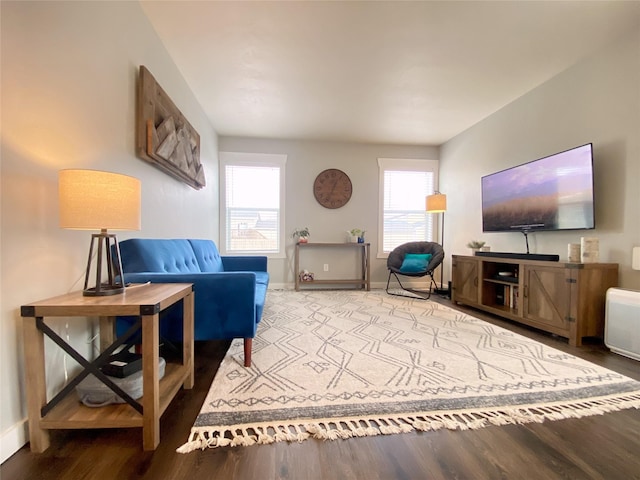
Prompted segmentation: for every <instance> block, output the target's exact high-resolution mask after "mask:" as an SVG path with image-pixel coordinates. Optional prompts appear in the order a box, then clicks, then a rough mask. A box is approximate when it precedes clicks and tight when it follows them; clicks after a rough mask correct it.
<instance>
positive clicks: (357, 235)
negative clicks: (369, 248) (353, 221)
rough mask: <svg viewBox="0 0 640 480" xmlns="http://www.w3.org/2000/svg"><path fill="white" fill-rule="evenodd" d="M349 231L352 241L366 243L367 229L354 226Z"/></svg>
mask: <svg viewBox="0 0 640 480" xmlns="http://www.w3.org/2000/svg"><path fill="white" fill-rule="evenodd" d="M348 233H349V239H350V241H351V243H364V234H365V233H366V232H365V230H360V229H359V228H352V229H351V230H349V232H348Z"/></svg>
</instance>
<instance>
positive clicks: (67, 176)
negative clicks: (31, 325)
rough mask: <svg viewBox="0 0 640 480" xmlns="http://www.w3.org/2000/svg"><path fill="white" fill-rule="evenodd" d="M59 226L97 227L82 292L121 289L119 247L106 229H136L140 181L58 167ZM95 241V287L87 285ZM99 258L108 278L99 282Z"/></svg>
mask: <svg viewBox="0 0 640 480" xmlns="http://www.w3.org/2000/svg"><path fill="white" fill-rule="evenodd" d="M58 193H59V201H60V204H59V207H60V227H62V228H68V229H75V230H100V233H94V234H92V235H91V245H90V247H89V259H88V261H87V271H86V274H85V280H84V290H83V292H82V293H83V295H85V296H104V295H116V294H119V293H122V292H124V278H123V275H122V261H121V260H120V247H119V245H118V240H117V238H116V236H115V235H114V234H111V233H107V230H140V180H138V179H137V178H133V177H129V176H127V175H121V174H118V173H111V172H101V171H98V170H74V169H70V170H61V171H60V172H59V175H58ZM96 243H97V250H98V251H97V254H96V258H97V266H96V271H95V286H92V287H90V286H89V277H90V272H91V262H92V259H93V256H94V247H95V244H96ZM103 257H105V258H106V270H107V275H108V279H107V281H106V282H103V281H102V274H103Z"/></svg>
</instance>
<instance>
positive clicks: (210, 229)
mask: <svg viewBox="0 0 640 480" xmlns="http://www.w3.org/2000/svg"><path fill="white" fill-rule="evenodd" d="M1 9H2V10H1V21H2V24H1V35H2V37H1V40H2V43H1V48H2V51H1V59H2V92H1V93H2V150H1V155H2V156H1V158H2V163H1V173H2V178H1V207H2V208H1V217H0V218H1V222H2V224H1V226H2V229H1V236H0V250H1V255H0V258H2V264H1V270H0V272H1V274H0V282H1V286H0V302H1V303H0V373H1V377H0V385H2V388H0V405H2V408H0V461H4V460H5V459H6V458H7V457H8V456H9V455H11V454H12V453H13V452H14V451H15V450H17V449H18V448H19V447H20V446H21V445H22V444H24V442H25V431H26V430H25V427H26V410H25V396H24V385H23V378H22V375H23V362H22V331H21V318H20V316H19V307H20V305H22V304H25V303H29V302H33V301H36V300H39V299H43V298H47V297H49V296H53V295H58V294H62V293H65V292H67V291H69V290H72V289H79V288H81V286H82V284H81V282H77V281H78V279H80V278H81V277H82V276H83V274H84V267H85V265H86V255H87V253H88V247H89V240H90V236H89V232H79V231H65V230H61V229H60V228H59V227H58V211H57V204H58V202H57V172H58V170H60V169H63V168H91V169H102V170H108V171H113V172H118V173H124V174H127V175H132V176H134V177H137V178H140V179H141V180H142V231H140V232H124V233H122V234H119V235H118V236H119V238H120V239H123V238H127V237H131V236H144V237H200V238H211V239H214V240H216V241H217V238H218V193H217V184H218V160H217V151H218V147H217V136H216V134H215V132H214V129H213V127H212V125H211V124H210V123H209V122H208V120H207V119H206V117H205V115H204V112H203V111H202V109H201V107H200V105H199V104H198V102H197V101H196V100H195V98H194V96H193V94H192V92H191V91H190V89H189V88H188V86H187V84H186V82H185V81H184V79H183V78H182V76H181V74H180V72H179V71H178V70H177V68H176V66H175V65H174V63H173V62H172V60H171V59H170V57H169V55H168V54H167V52H166V50H165V49H164V47H163V45H162V43H161V42H160V40H159V39H158V37H157V35H156V34H155V31H154V30H153V28H152V27H151V25H150V24H149V22H148V20H147V18H146V16H145V15H144V13H143V12H142V10H141V8H140V5H139V4H138V3H137V2H7V1H3V2H2V3H1ZM139 65H146V66H147V67H148V68H149V69H150V71H151V72H152V74H153V75H154V76H155V78H156V79H157V80H158V82H159V83H160V85H161V86H162V87H163V88H164V90H165V91H166V92H167V93H168V94H169V96H170V97H171V98H172V99H173V101H174V103H175V104H176V105H177V106H178V108H180V109H181V111H182V113H183V114H184V115H185V117H186V118H187V119H188V120H189V121H190V123H191V124H192V125H193V126H194V128H195V129H196V130H197V131H198V133H199V134H200V137H201V162H202V164H203V166H204V168H205V174H206V179H207V187H206V188H204V189H202V190H199V191H196V190H194V189H192V188H191V187H189V186H187V185H186V184H184V183H181V182H178V181H176V180H174V179H173V178H171V177H169V176H168V175H166V174H165V173H163V172H161V171H159V170H157V169H155V168H154V167H152V166H151V165H149V164H148V163H146V162H144V161H142V160H140V159H138V158H136V156H135V153H134V129H135V127H134V120H135V98H136V95H135V92H136V79H137V71H138V67H139ZM93 322H94V320H92V319H88V320H82V321H79V320H77V319H74V320H68V319H61V320H57V321H50V322H49V323H50V325H52V326H53V327H54V329H55V330H56V331H57V332H58V333H59V334H60V335H61V336H63V337H67V336H68V337H69V338H70V339H71V341H72V343H73V344H74V346H75V347H76V348H78V349H79V350H81V351H83V352H85V353H87V354H90V351H91V349H92V347H91V345H90V344H88V343H87V342H88V339H89V337H90V335H91V325H92V324H93ZM49 346H51V345H49ZM47 363H48V364H49V365H51V368H50V369H48V371H47V376H48V378H49V381H50V382H51V388H50V389H49V390H50V392H49V393H51V391H52V390H56V389H59V388H60V386H61V385H62V382H63V381H64V377H63V373H64V370H65V368H66V369H67V370H68V371H71V370H72V369H73V368H75V362H74V361H73V360H71V359H69V358H65V356H63V355H62V354H60V353H59V350H58V349H57V348H53V347H52V348H49V347H48V350H47Z"/></svg>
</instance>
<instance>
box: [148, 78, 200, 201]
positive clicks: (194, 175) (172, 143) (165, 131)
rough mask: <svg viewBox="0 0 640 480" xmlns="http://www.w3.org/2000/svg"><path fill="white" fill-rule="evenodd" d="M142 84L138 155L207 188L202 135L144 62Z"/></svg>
mask: <svg viewBox="0 0 640 480" xmlns="http://www.w3.org/2000/svg"><path fill="white" fill-rule="evenodd" d="M138 84H139V90H138V100H137V110H136V153H137V155H138V157H140V158H141V159H142V160H145V161H147V162H149V163H151V164H152V165H154V166H156V167H157V168H159V169H160V170H162V171H164V172H165V173H168V174H169V175H171V176H172V177H174V178H177V179H178V180H180V181H182V182H185V183H186V184H188V185H190V186H191V187H193V188H195V189H200V188H202V187H204V186H205V184H206V182H205V178H204V169H203V168H202V165H201V164H200V135H199V134H198V132H196V130H195V129H194V128H193V127H192V126H191V124H190V123H189V122H188V121H187V119H186V118H185V117H184V115H182V113H181V112H180V110H179V109H178V107H176V105H175V104H174V103H173V101H172V100H171V98H170V97H169V95H167V93H166V92H165V91H164V90H163V89H162V87H161V86H160V85H159V84H158V82H157V81H156V79H155V78H153V75H151V72H149V70H147V68H146V67H144V66H143V65H141V66H140V79H139V82H138Z"/></svg>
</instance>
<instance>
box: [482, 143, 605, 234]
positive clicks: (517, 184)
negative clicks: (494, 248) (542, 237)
mask: <svg viewBox="0 0 640 480" xmlns="http://www.w3.org/2000/svg"><path fill="white" fill-rule="evenodd" d="M592 228H595V215H594V195H593V146H592V144H590V143H588V144H586V145H582V146H580V147H575V148H572V149H570V150H566V151H564V152H560V153H556V154H554V155H550V156H548V157H544V158H540V159H538V160H533V161H531V162H528V163H525V164H522V165H518V166H516V167H513V168H509V169H506V170H502V171H500V172H496V173H492V174H491V175H486V176H484V177H482V231H483V232H524V233H525V234H526V233H527V232H533V231H537V230H587V229H592Z"/></svg>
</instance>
